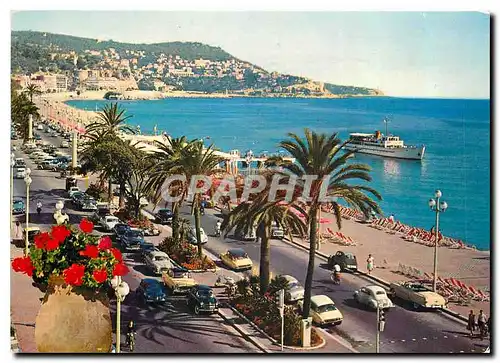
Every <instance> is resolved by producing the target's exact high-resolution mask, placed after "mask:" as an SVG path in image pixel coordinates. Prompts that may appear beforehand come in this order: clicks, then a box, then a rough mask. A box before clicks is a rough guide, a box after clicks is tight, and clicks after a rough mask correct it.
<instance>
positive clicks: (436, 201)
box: [429, 190, 448, 292]
mask: <svg viewBox="0 0 500 363" xmlns="http://www.w3.org/2000/svg"><path fill="white" fill-rule="evenodd" d="M442 196H443V194H442V193H441V191H440V190H436V192H435V193H434V197H435V198H431V199H429V207H430V208H431V211H433V212H436V226H435V228H434V233H435V244H434V278H433V281H432V290H433V291H434V292H436V291H437V265H438V247H439V213H441V212H444V211H446V209H447V208H448V203H446V202H445V201H441V200H440V199H441V197H442Z"/></svg>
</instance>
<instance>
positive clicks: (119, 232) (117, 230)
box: [113, 223, 130, 242]
mask: <svg viewBox="0 0 500 363" xmlns="http://www.w3.org/2000/svg"><path fill="white" fill-rule="evenodd" d="M127 231H130V226H129V225H128V224H125V223H117V224H115V226H114V227H113V232H114V234H115V240H116V241H117V242H121V239H122V237H123V236H124V235H125V233H127Z"/></svg>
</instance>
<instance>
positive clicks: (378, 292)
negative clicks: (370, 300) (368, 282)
mask: <svg viewBox="0 0 500 363" xmlns="http://www.w3.org/2000/svg"><path fill="white" fill-rule="evenodd" d="M375 295H384V296H385V291H381V290H380V291H377V292H376V293H375Z"/></svg>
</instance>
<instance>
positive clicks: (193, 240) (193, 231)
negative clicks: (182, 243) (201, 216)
mask: <svg viewBox="0 0 500 363" xmlns="http://www.w3.org/2000/svg"><path fill="white" fill-rule="evenodd" d="M200 236H201V244H205V243H207V242H208V236H207V234H206V233H205V230H204V229H203V228H201V227H200ZM187 239H188V242H189V243H191V244H193V245H197V244H198V239H197V238H196V228H195V227H191V228H189V231H188V233H187Z"/></svg>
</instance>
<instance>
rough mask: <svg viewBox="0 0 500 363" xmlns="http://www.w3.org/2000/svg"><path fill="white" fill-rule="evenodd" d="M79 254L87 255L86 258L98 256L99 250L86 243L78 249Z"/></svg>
mask: <svg viewBox="0 0 500 363" xmlns="http://www.w3.org/2000/svg"><path fill="white" fill-rule="evenodd" d="M80 255H81V256H87V257H88V258H97V256H99V250H98V249H97V246H94V245H86V246H85V249H84V250H83V251H80Z"/></svg>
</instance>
